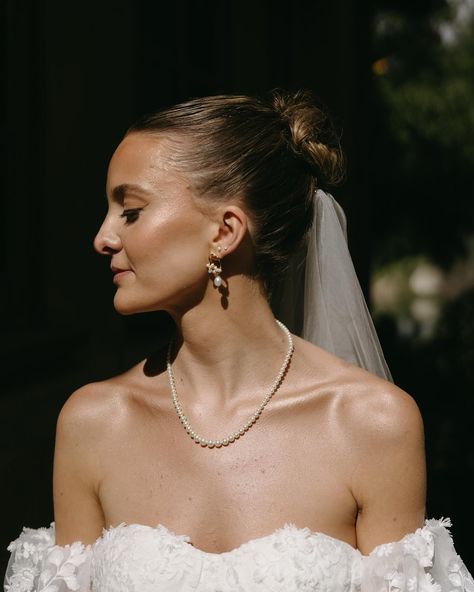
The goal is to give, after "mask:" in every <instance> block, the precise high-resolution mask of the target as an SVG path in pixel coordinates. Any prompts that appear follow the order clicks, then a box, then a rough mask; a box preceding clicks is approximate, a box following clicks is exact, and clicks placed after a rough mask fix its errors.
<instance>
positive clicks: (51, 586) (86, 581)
mask: <svg viewBox="0 0 474 592" xmlns="http://www.w3.org/2000/svg"><path fill="white" fill-rule="evenodd" d="M8 550H9V551H10V552H11V557H10V561H9V563H8V568H7V572H6V576H5V584H4V589H5V592H88V591H89V590H90V555H91V546H90V545H87V546H85V545H83V544H82V543H80V542H75V543H72V544H71V545H65V546H64V547H60V546H58V545H56V544H55V531H54V522H53V523H51V525H50V527H49V528H37V529H33V528H26V527H25V528H23V531H22V533H21V534H20V536H19V537H18V538H17V539H16V540H14V541H13V542H12V543H10V545H9V546H8Z"/></svg>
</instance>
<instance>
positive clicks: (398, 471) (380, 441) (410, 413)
mask: <svg viewBox="0 0 474 592" xmlns="http://www.w3.org/2000/svg"><path fill="white" fill-rule="evenodd" d="M364 406H366V407H367V408H364ZM361 407H362V408H361V409H359V412H358V413H359V414H360V424H361V426H362V428H363V429H362V430H361V431H360V432H359V436H360V442H359V443H358V445H356V450H357V454H358V459H357V462H356V463H355V467H356V470H355V472H354V477H353V484H354V486H353V493H354V496H355V498H356V500H357V503H358V508H359V513H358V517H357V523H356V533H357V546H358V548H359V549H360V551H361V552H362V553H363V554H368V553H370V552H371V551H372V549H373V548H374V547H376V546H377V545H379V544H382V543H387V542H392V541H398V540H400V539H401V538H402V537H403V536H404V535H405V534H407V533H409V532H414V531H415V530H416V529H417V528H419V527H420V526H422V525H423V522H424V518H425V501H426V468H425V449H424V432H423V421H422V419H421V415H420V412H419V410H418V407H417V405H416V403H415V401H414V400H413V399H412V398H411V397H410V396H409V395H407V394H406V393H405V392H403V391H401V390H400V389H398V388H397V387H396V386H394V385H385V386H384V390H383V392H380V393H374V395H373V396H370V397H367V398H366V400H365V401H364V402H362V406H361Z"/></svg>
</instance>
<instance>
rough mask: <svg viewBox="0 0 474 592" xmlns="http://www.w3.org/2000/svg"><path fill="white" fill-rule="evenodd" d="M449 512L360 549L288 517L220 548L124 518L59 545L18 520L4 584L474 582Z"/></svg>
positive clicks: (445, 588)
mask: <svg viewBox="0 0 474 592" xmlns="http://www.w3.org/2000/svg"><path fill="white" fill-rule="evenodd" d="M449 526H451V523H450V521H449V519H442V520H434V519H432V520H427V521H426V522H425V525H424V527H423V528H419V529H418V530H417V531H416V532H414V533H410V534H407V535H406V536H404V537H403V538H402V539H401V540H400V541H397V542H393V543H387V544H383V545H379V546H377V547H376V548H375V549H374V550H373V551H372V552H371V553H370V554H369V555H362V554H361V553H360V551H358V550H357V549H354V548H353V547H352V546H351V545H349V544H348V543H346V542H344V541H341V540H339V539H335V538H333V537H331V536H328V535H326V534H323V533H318V532H312V531H311V530H309V529H308V528H297V527H296V526H295V525H293V524H285V525H284V526H283V527H282V528H279V529H278V530H276V531H275V532H273V533H272V534H269V535H267V536H263V537H259V538H256V539H253V540H251V541H249V542H247V543H244V544H243V545H241V546H240V547H238V548H236V549H233V550H232V551H228V552H225V553H208V552H205V551H201V550H200V549H197V548H195V547H193V546H192V544H191V543H190V542H189V537H188V536H186V535H178V534H174V533H173V532H171V531H170V530H169V529H167V528H166V527H164V526H163V525H158V526H156V527H151V526H144V525H140V524H129V525H127V524H125V523H123V524H120V525H118V526H115V527H111V528H108V529H104V530H103V533H102V536H101V537H100V538H98V539H97V541H96V542H95V543H94V544H92V545H87V546H84V545H83V544H82V543H80V542H75V543H73V544H71V545H66V546H64V547H61V546H58V545H55V538H54V523H53V524H51V526H50V527H49V528H39V529H31V528H24V529H23V532H22V534H21V535H20V537H19V538H18V539H16V540H15V541H13V542H12V543H11V544H10V546H9V550H10V551H11V558H10V562H9V565H8V569H7V574H6V577H5V591H6V592H33V591H34V592H69V591H76V592H90V591H93V592H264V591H265V592H316V591H317V592H459V591H465V592H474V581H473V579H472V577H471V575H470V573H469V572H468V570H467V569H466V567H465V565H464V563H463V562H462V560H461V558H460V557H459V556H458V555H457V554H456V551H455V549H454V547H453V542H452V539H451V535H450V533H449V531H448V529H447V527H449Z"/></svg>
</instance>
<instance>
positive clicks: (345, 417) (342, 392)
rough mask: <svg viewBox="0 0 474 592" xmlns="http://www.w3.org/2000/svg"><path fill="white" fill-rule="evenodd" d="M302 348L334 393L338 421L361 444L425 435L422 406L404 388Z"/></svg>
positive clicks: (305, 344)
mask: <svg viewBox="0 0 474 592" xmlns="http://www.w3.org/2000/svg"><path fill="white" fill-rule="evenodd" d="M300 341H302V340H300ZM301 347H302V350H303V353H304V355H305V356H306V359H307V363H310V364H311V367H312V368H313V369H314V376H315V378H316V377H319V379H320V380H322V382H323V383H324V384H325V390H328V391H331V393H332V394H333V396H332V401H331V404H332V408H333V409H335V410H336V411H337V414H336V415H337V418H338V422H341V423H342V424H344V425H343V427H344V429H345V430H346V431H348V432H349V433H350V432H353V433H354V435H356V436H357V438H358V440H359V441H360V438H361V437H366V438H367V439H369V440H370V441H371V442H373V439H374V438H376V439H377V438H379V439H391V438H395V439H397V438H402V437H403V436H404V435H406V433H407V432H411V433H415V434H417V437H418V438H419V437H420V435H422V432H423V422H422V419H421V414H420V411H419V408H418V405H417V404H416V402H415V400H414V398H413V397H412V396H411V395H409V394H408V393H407V392H405V391H404V390H403V389H401V388H399V387H398V386H396V385H395V384H393V383H392V382H389V381H388V380H384V379H383V378H380V377H378V376H375V375H374V374H372V373H370V372H368V371H366V370H364V369H362V368H359V367H357V366H355V365H353V364H350V363H349V362H346V361H345V360H343V359H341V358H339V357H337V356H335V355H333V354H331V353H329V352H327V351H325V350H322V349H321V348H319V347H316V346H314V345H312V344H310V343H308V342H303V341H302V344H301Z"/></svg>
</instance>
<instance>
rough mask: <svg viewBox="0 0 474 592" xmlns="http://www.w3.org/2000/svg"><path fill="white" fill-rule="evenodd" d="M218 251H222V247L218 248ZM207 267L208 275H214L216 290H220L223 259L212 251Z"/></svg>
mask: <svg viewBox="0 0 474 592" xmlns="http://www.w3.org/2000/svg"><path fill="white" fill-rule="evenodd" d="M217 250H218V251H219V253H220V251H221V248H220V247H217ZM206 267H207V273H208V274H209V275H213V276H214V279H213V284H214V286H215V287H216V288H219V286H222V278H221V275H220V274H221V273H222V263H221V259H220V257H219V255H216V254H215V253H214V251H211V252H210V254H209V263H207V265H206Z"/></svg>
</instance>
